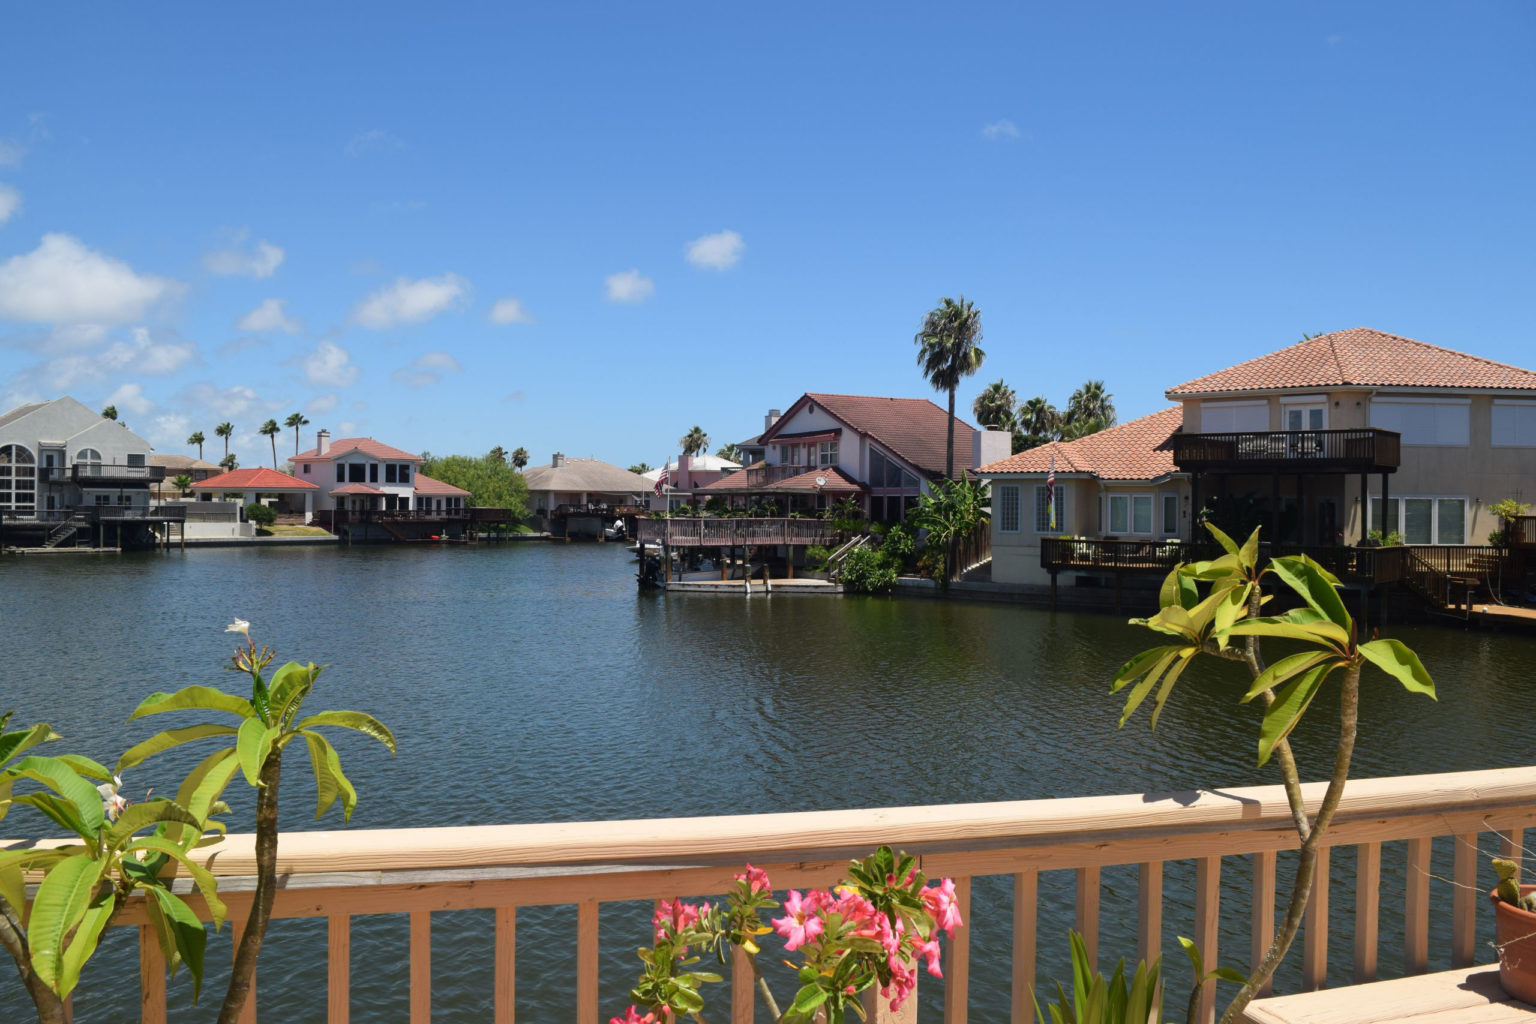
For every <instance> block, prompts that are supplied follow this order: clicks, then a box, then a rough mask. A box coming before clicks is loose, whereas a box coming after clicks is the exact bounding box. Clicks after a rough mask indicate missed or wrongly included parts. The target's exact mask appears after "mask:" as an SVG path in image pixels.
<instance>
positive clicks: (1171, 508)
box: [1163, 494, 1179, 536]
mask: <svg viewBox="0 0 1536 1024" xmlns="http://www.w3.org/2000/svg"><path fill="white" fill-rule="evenodd" d="M1163 532H1164V533H1166V534H1168V535H1169V536H1172V535H1174V534H1176V533H1178V532H1179V496H1178V495H1177V494H1165V495H1163Z"/></svg>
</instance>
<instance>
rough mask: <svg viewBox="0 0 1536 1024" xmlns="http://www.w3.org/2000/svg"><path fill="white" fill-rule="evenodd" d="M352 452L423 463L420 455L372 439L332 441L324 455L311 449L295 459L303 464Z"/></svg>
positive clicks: (353, 438) (358, 438)
mask: <svg viewBox="0 0 1536 1024" xmlns="http://www.w3.org/2000/svg"><path fill="white" fill-rule="evenodd" d="M351 451H359V452H362V453H363V454H364V455H372V456H373V457H374V458H376V459H388V460H389V461H391V462H420V461H421V456H420V455H412V454H411V453H410V452H408V451H403V450H402V449H399V448H395V447H393V446H392V445H387V444H384V443H383V442H382V441H375V440H374V439H373V438H371V437H343V438H341V439H340V440H336V441H332V442H331V446H330V448H328V449H326V452H325V454H324V455H321V454H320V449H318V448H311V449H309V450H308V451H303V452H299V454H297V455H295V456H294V459H295V460H297V461H301V462H302V461H303V460H305V459H309V460H311V461H313V460H315V459H334V458H337V457H339V456H342V455H345V454H347V453H348V452H351Z"/></svg>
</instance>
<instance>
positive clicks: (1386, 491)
mask: <svg viewBox="0 0 1536 1024" xmlns="http://www.w3.org/2000/svg"><path fill="white" fill-rule="evenodd" d="M1387 480H1388V477H1387V474H1386V473H1385V472H1383V473H1382V474H1381V536H1382V538H1383V539H1385V538H1386V536H1387V534H1388V533H1391V532H1392V531H1391V530H1390V529H1388V527H1387V508H1388V505H1387V498H1388V497H1389V496H1390V495H1391V493H1392V492H1391V490H1390V486H1389V485H1388V483H1387ZM1403 519H1404V517H1403V516H1398V522H1403Z"/></svg>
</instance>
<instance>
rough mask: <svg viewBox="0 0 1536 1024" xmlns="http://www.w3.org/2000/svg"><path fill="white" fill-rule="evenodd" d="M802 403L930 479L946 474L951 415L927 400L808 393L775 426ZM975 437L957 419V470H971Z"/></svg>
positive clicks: (769, 435)
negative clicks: (872, 441)
mask: <svg viewBox="0 0 1536 1024" xmlns="http://www.w3.org/2000/svg"><path fill="white" fill-rule="evenodd" d="M805 401H811V402H815V403H816V404H817V405H819V406H821V407H822V408H823V409H825V410H827V412H829V413H831V414H832V415H833V416H835V417H837V418H838V419H840V420H842V421H843V422H844V423H846V424H848V425H849V426H850V427H852V428H853V429H854V430H857V431H858V432H859V433H861V434H868V435H869V436H870V437H873V438H874V439H875V440H876V441H878V442H880V443H881V444H882V445H884V446H885V447H887V448H889V449H890V450H891V451H892V452H894V453H895V454H897V455H899V456H901V457H902V458H903V459H905V460H906V461H907V462H909V463H911V464H912V465H913V466H916V467H917V468H918V469H920V470H922V471H923V472H924V473H927V474H928V475H929V476H932V477H941V476H943V475H944V446H945V441H946V434H947V430H946V428H947V425H948V420H949V414H948V413H947V412H945V411H944V409H943V408H941V407H940V406H938V405H936V404H935V403H933V402H931V401H929V400H928V399H926V398H879V397H875V396H871V395H828V394H823V393H820V392H806V394H805V396H804V397H803V398H802V399H801V400H800V402H796V403H795V405H794V406H791V407H790V410H789V412H788V413H785V415H784V416H783V417H782V418H781V419H780V420H779V421H778V424H775V426H778V425H779V424H783V425H785V426H788V420H789V419H790V415H791V414H792V413H794V412H795V410H796V409H798V408H799V407H800V404H801V402H805ZM776 436H777V435H776V434H775V432H774V431H773V430H771V429H770V430H769V431H767V432H766V433H765V434H763V435H762V437H761V438H759V440H760V441H761V442H762V443H765V444H771V443H773V440H774V438H775V437H776ZM975 436H976V428H975V427H973V426H971V425H970V424H969V423H967V422H965V421H964V420H962V419H961V418H960V417H958V416H956V417H955V466H956V467H957V468H958V469H968V468H970V466H971V451H972V448H973V447H974V443H975V441H974V439H975Z"/></svg>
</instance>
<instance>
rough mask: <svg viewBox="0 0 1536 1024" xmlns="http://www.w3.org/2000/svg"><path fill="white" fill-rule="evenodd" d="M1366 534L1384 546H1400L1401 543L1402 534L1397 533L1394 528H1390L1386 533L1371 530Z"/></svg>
mask: <svg viewBox="0 0 1536 1024" xmlns="http://www.w3.org/2000/svg"><path fill="white" fill-rule="evenodd" d="M1366 536H1367V537H1369V538H1370V539H1371V540H1373V541H1375V542H1376V543H1377V544H1380V545H1381V546H1382V547H1384V548H1395V547H1401V546H1402V543H1403V535H1402V534H1400V533H1398V532H1397V531H1396V530H1392V531H1390V532H1388V533H1382V532H1381V531H1380V530H1372V531H1371V532H1370V533H1368V534H1366Z"/></svg>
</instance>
